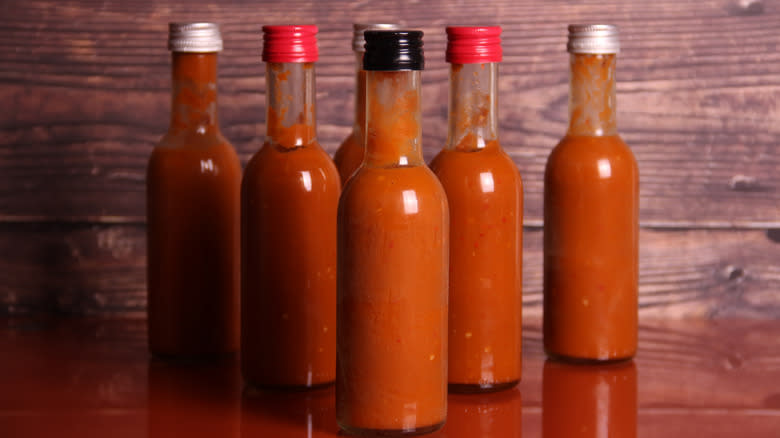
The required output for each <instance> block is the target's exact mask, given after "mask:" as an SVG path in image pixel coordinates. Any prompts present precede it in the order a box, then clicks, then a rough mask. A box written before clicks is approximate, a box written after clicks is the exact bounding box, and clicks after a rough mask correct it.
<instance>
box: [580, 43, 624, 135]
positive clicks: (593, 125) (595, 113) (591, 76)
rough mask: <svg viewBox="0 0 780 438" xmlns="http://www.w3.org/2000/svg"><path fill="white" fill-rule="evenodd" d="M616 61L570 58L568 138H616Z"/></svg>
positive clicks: (613, 58) (588, 56)
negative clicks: (614, 136)
mask: <svg viewBox="0 0 780 438" xmlns="http://www.w3.org/2000/svg"><path fill="white" fill-rule="evenodd" d="M616 61H617V57H616V56H615V55H614V54H609V55H591V54H572V55H571V57H570V60H569V62H570V67H571V70H570V72H571V73H570V89H569V131H568V135H580V136H590V137H600V136H607V135H615V134H617V117H616V101H615V64H616Z"/></svg>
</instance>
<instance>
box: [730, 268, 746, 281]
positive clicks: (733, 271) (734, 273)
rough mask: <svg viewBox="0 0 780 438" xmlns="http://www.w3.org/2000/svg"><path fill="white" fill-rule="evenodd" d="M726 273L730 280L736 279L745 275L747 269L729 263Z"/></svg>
mask: <svg viewBox="0 0 780 438" xmlns="http://www.w3.org/2000/svg"><path fill="white" fill-rule="evenodd" d="M725 274H726V278H728V279H729V281H736V280H739V279H740V278H742V277H744V276H745V270H744V269H742V268H740V267H738V266H732V265H728V266H726V269H725Z"/></svg>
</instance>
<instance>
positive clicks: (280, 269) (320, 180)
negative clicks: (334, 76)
mask: <svg viewBox="0 0 780 438" xmlns="http://www.w3.org/2000/svg"><path fill="white" fill-rule="evenodd" d="M263 32H264V46H263V60H264V61H265V62H266V90H267V91H266V110H267V113H266V114H267V117H266V130H267V135H266V138H265V142H264V144H263V146H262V147H261V148H260V150H259V151H258V152H257V153H256V154H255V155H254V156H253V157H252V159H251V160H250V161H249V163H248V164H247V168H246V171H245V173H244V179H243V182H242V191H241V207H242V209H241V213H242V214H241V224H242V227H241V239H242V240H241V242H242V293H241V300H242V301H241V303H242V326H241V350H242V351H241V366H242V372H243V375H244V378H245V379H246V380H247V381H249V382H250V383H251V384H253V385H256V386H263V387H269V386H270V387H297V388H309V387H315V386H321V385H326V384H330V383H332V382H333V381H334V380H335V378H336V212H337V208H338V198H339V193H340V183H339V176H338V171H337V170H336V166H334V165H333V161H331V159H330V157H329V156H328V154H327V153H326V152H325V151H324V150H323V149H322V148H321V147H320V145H319V143H318V142H317V136H316V114H315V83H314V80H315V75H314V62H315V61H316V60H317V58H318V52H317V43H316V33H317V28H316V26H313V25H306V26H298V25H291V26H264V27H263Z"/></svg>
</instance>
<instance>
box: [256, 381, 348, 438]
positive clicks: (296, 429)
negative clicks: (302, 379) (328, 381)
mask: <svg viewBox="0 0 780 438" xmlns="http://www.w3.org/2000/svg"><path fill="white" fill-rule="evenodd" d="M338 432H339V429H338V426H337V424H336V392H335V388H334V387H333V386H330V387H327V388H323V389H316V390H310V391H295V392H292V391H287V392H285V391H271V390H262V389H255V388H247V389H245V390H244V395H243V397H242V398H241V436H242V437H243V438H255V437H266V436H268V437H274V438H276V437H279V438H287V437H290V438H293V437H295V438H312V437H325V436H328V437H335V436H337V435H338Z"/></svg>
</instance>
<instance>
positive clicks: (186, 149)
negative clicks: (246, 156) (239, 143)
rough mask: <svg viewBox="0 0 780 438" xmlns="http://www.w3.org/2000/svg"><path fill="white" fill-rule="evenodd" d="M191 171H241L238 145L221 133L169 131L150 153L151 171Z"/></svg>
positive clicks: (218, 172)
mask: <svg viewBox="0 0 780 438" xmlns="http://www.w3.org/2000/svg"><path fill="white" fill-rule="evenodd" d="M187 169H189V171H192V172H195V173H198V174H204V173H212V174H214V175H219V174H237V175H239V176H240V174H241V162H240V160H239V158H238V154H237V153H236V150H235V148H234V147H233V145H231V144H230V143H229V142H228V141H227V139H225V138H224V137H222V136H221V135H208V136H186V137H182V136H171V135H166V136H164V137H163V138H162V140H161V141H160V142H159V143H158V144H157V145H156V146H155V147H154V149H153V150H152V153H151V156H150V157H149V165H148V170H149V172H150V173H153V172H157V171H161V172H173V171H174V170H176V171H178V172H187Z"/></svg>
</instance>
